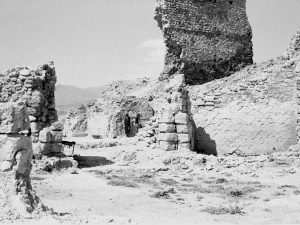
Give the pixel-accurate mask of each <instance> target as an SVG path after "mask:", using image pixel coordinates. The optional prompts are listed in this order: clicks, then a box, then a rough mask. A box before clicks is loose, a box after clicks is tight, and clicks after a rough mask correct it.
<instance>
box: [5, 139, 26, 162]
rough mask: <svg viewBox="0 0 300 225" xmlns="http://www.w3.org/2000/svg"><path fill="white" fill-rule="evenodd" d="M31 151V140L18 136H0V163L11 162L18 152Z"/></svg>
mask: <svg viewBox="0 0 300 225" xmlns="http://www.w3.org/2000/svg"><path fill="white" fill-rule="evenodd" d="M22 149H24V150H30V149H32V143H31V138H30V137H26V136H23V135H20V134H12V135H0V162H1V161H4V160H11V159H12V157H13V155H14V153H16V152H17V151H18V150H22Z"/></svg>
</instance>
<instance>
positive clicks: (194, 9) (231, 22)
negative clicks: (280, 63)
mask: <svg viewBox="0 0 300 225" xmlns="http://www.w3.org/2000/svg"><path fill="white" fill-rule="evenodd" d="M155 19H156V20H157V22H158V25H159V27H160V28H161V29H162V31H163V36H164V40H165V44H166V47H167V51H166V55H165V63H164V64H165V65H164V70H163V73H162V74H161V79H167V78H168V77H170V76H172V75H173V74H176V73H183V74H185V77H186V82H187V83H188V84H201V83H205V82H208V81H211V80H214V79H217V78H221V77H225V76H228V75H231V74H232V73H233V72H235V71H238V70H240V69H241V68H243V67H245V66H246V65H249V64H252V63H253V59H252V58H253V51H252V29H251V26H250V24H249V22H248V19H247V15H246V0H232V1H229V0H214V1H212V0H177V1H174V0H157V6H156V10H155Z"/></svg>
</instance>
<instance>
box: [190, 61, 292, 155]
mask: <svg viewBox="0 0 300 225" xmlns="http://www.w3.org/2000/svg"><path fill="white" fill-rule="evenodd" d="M294 70H295V64H294V62H293V61H290V62H289V61H284V60H283V61H281V60H277V61H270V62H267V63H263V64H260V65H257V66H251V67H248V68H247V69H244V70H242V71H240V72H238V73H236V74H234V75H232V76H230V77H228V78H223V79H220V80H216V81H213V82H210V83H207V84H204V85H196V86H190V87H189V94H190V100H191V112H192V115H193V120H194V122H195V125H196V132H195V138H196V144H195V146H196V150H197V151H200V152H205V153H210V154H220V155H222V154H227V153H229V154H230V153H232V152H236V151H237V152H242V153H243V154H261V153H270V152H274V151H286V150H287V149H288V148H289V147H290V146H292V145H294V144H296V143H297V133H296V125H297V104H296V101H295V98H294V96H295V95H296V93H295V79H296V76H297V75H296V73H295V72H294Z"/></svg>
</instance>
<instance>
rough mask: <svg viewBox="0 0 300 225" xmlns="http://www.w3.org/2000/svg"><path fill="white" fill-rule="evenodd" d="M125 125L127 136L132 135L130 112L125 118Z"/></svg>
mask: <svg viewBox="0 0 300 225" xmlns="http://www.w3.org/2000/svg"><path fill="white" fill-rule="evenodd" d="M124 126H125V134H126V136H127V137H129V135H130V117H129V115H128V114H126V116H125V119H124Z"/></svg>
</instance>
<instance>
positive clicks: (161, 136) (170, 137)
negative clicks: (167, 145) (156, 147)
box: [157, 133, 178, 142]
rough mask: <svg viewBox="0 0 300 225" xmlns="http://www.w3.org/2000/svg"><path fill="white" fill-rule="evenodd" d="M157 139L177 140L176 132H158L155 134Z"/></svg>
mask: <svg viewBox="0 0 300 225" xmlns="http://www.w3.org/2000/svg"><path fill="white" fill-rule="evenodd" d="M157 140H158V141H169V142H177V140H178V135H177V133H160V134H158V135H157Z"/></svg>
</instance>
